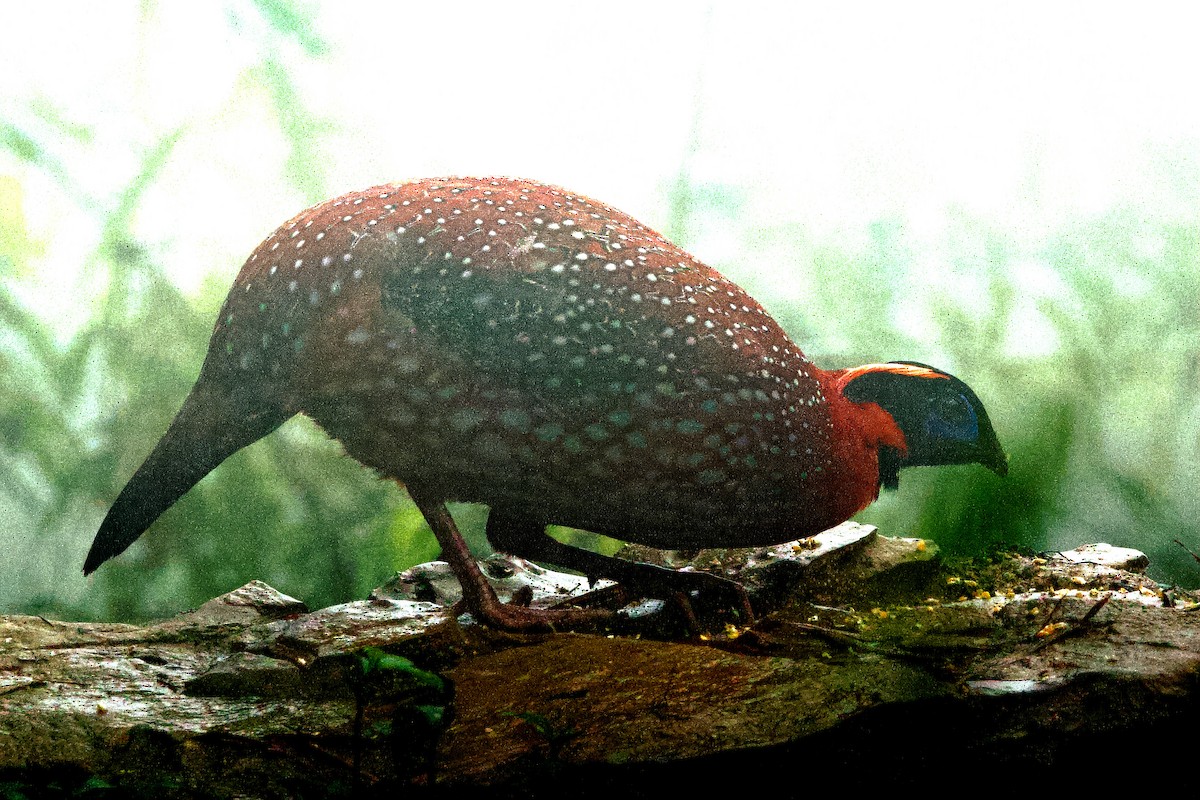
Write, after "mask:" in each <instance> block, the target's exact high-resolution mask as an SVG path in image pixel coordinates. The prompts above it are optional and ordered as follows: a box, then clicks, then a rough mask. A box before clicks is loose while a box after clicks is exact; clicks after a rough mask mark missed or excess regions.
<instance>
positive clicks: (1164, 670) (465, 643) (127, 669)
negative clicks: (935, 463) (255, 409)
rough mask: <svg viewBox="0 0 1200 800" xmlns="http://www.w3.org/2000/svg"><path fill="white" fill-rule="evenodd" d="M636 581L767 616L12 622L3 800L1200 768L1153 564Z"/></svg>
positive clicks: (832, 562) (499, 580) (753, 559)
mask: <svg viewBox="0 0 1200 800" xmlns="http://www.w3.org/2000/svg"><path fill="white" fill-rule="evenodd" d="M626 555H629V556H630V557H636V558H639V559H642V560H652V561H657V562H658V563H662V564H666V565H670V566H676V567H680V566H685V565H686V566H690V567H692V568H697V569H708V570H712V571H715V572H718V573H720V574H725V575H730V576H733V577H735V578H737V579H738V580H739V581H741V582H742V583H743V584H744V585H745V586H746V587H747V589H748V590H749V591H750V593H751V597H752V599H753V601H754V604H755V609H756V612H757V619H756V620H755V621H753V622H750V621H748V620H745V619H742V618H740V617H739V615H738V614H737V613H736V612H733V611H729V610H726V609H721V608H715V609H712V608H705V607H704V605H703V603H702V602H699V600H698V601H697V603H696V604H695V605H696V608H695V610H696V611H697V612H698V613H699V617H700V619H701V621H702V625H703V627H704V630H703V631H700V632H698V631H696V630H695V629H689V627H688V624H687V618H686V615H685V614H683V613H681V611H680V609H679V608H678V607H677V606H675V605H673V604H671V603H642V604H640V605H637V606H634V607H633V611H632V612H624V613H623V614H622V615H621V616H620V617H619V618H618V619H617V620H616V621H615V622H614V623H613V624H612V625H611V626H609V627H608V628H607V629H600V630H592V631H587V632H569V631H558V632H546V633H539V634H519V635H518V634H509V633H501V632H496V631H492V630H489V629H486V628H483V627H482V626H480V625H477V624H474V623H473V622H472V620H471V619H470V617H469V616H465V615H464V616H456V615H455V613H454V612H453V610H452V608H451V607H452V605H453V603H454V602H455V600H456V599H457V598H456V584H455V583H454V581H453V578H452V577H451V576H449V575H448V573H447V571H446V568H445V565H444V564H440V563H433V564H426V565H421V566H419V567H414V568H413V569H412V570H409V571H407V572H406V573H403V574H402V575H399V576H397V578H396V579H394V580H393V581H391V582H389V584H388V585H386V586H383V587H380V589H378V590H376V592H374V593H373V594H372V596H371V598H369V599H367V600H363V601H359V602H354V603H347V604H344V605H340V606H334V607H331V608H327V609H322V610H319V611H313V612H309V611H308V610H307V609H306V608H305V607H304V606H303V604H302V603H300V602H299V601H297V600H295V599H293V598H289V597H286V596H284V595H282V594H280V593H279V592H277V591H275V590H274V589H272V588H271V587H269V586H267V585H265V584H263V583H259V582H254V583H251V584H248V585H246V586H244V587H242V588H240V589H238V590H236V591H234V592H231V593H229V594H226V595H223V596H221V597H218V598H216V599H214V600H212V601H210V602H209V603H206V604H205V605H204V606H202V607H201V608H199V609H197V610H195V611H193V612H190V613H188V614H184V615H181V616H179V617H176V618H174V619H171V620H166V621H163V622H160V623H157V624H153V625H148V626H133V625H117V624H83V623H69V622H61V621H55V620H47V619H43V618H41V617H27V616H8V617H0V788H2V789H3V791H4V792H5V795H4V796H5V797H9V796H11V797H18V796H57V795H63V796H122V795H127V794H133V795H142V796H149V795H154V796H156V797H192V796H208V797H340V796H383V795H385V794H386V795H388V796H394V795H395V794H396V793H397V792H400V793H401V795H402V796H421V795H436V796H456V795H458V794H459V793H462V792H478V793H485V794H487V795H488V796H497V795H499V796H504V795H511V796H571V797H573V796H580V795H587V796H612V795H614V794H617V793H620V794H622V795H624V796H635V797H636V796H649V795H650V794H659V792H656V791H655V789H654V787H658V786H662V785H664V784H663V782H664V781H667V782H669V785H671V786H673V787H674V788H675V789H677V790H681V791H688V790H694V791H697V792H705V793H711V792H712V791H713V790H714V789H718V788H719V789H728V790H730V791H737V790H743V791H753V792H760V791H763V790H762V788H761V787H760V786H759V784H760V783H761V782H763V781H766V782H769V783H774V782H777V781H781V782H782V783H781V784H780V785H781V786H782V787H783V788H780V789H774V790H772V792H771V796H772V797H775V796H779V794H780V793H781V792H782V793H783V795H784V796H811V795H812V794H813V791H814V784H813V783H812V778H811V776H812V775H813V774H814V771H815V772H816V773H817V774H820V775H821V776H822V778H821V780H822V781H830V780H832V781H834V783H835V784H836V785H837V786H838V787H841V788H845V787H855V788H867V787H873V788H893V787H896V786H905V785H911V786H914V787H918V786H924V787H931V786H933V785H934V784H932V783H930V781H931V780H932V778H931V776H937V785H942V782H944V781H947V780H971V781H973V782H974V786H975V787H976V789H978V787H979V786H980V784H981V779H982V785H984V786H987V787H990V788H998V787H1000V786H1019V785H1038V786H1041V787H1043V788H1045V787H1046V786H1048V785H1050V783H1054V785H1060V784H1059V783H1057V782H1058V781H1059V780H1060V779H1064V778H1066V777H1068V776H1073V775H1076V774H1077V772H1076V771H1077V770H1078V769H1080V768H1081V767H1082V765H1085V764H1093V765H1095V764H1104V763H1105V761H1106V759H1111V758H1112V754H1113V753H1114V752H1117V753H1119V754H1120V756H1121V758H1124V759H1129V760H1131V763H1134V762H1136V763H1137V764H1138V765H1139V767H1138V772H1139V773H1140V774H1144V773H1145V772H1146V771H1147V770H1152V769H1157V768H1160V767H1161V768H1162V769H1165V770H1173V771H1178V770H1179V769H1180V765H1181V764H1187V763H1190V757H1189V755H1188V753H1190V748H1191V745H1190V744H1189V742H1191V741H1193V740H1194V727H1193V725H1194V720H1195V719H1197V718H1200V717H1197V712H1198V711H1200V699H1198V698H1200V605H1197V596H1196V593H1194V592H1187V591H1182V590H1172V589H1169V588H1167V589H1164V587H1162V586H1159V585H1157V584H1155V583H1154V582H1153V581H1152V580H1150V579H1149V578H1147V577H1146V576H1145V575H1144V569H1145V567H1146V559H1145V557H1144V556H1142V555H1141V554H1140V553H1137V552H1136V551H1130V550H1121V549H1119V548H1111V547H1108V546H1106V545H1091V546H1087V547H1083V548H1080V549H1078V550H1075V551H1071V552H1070V553H1061V554H1043V555H1041V556H1033V555H1019V554H1015V553H1010V554H1002V555H999V556H997V557H995V558H994V559H992V560H990V561H988V562H987V563H974V564H961V563H960V564H948V563H945V562H944V561H943V559H941V558H940V556H939V555H938V553H937V551H936V548H935V547H933V545H932V544H930V543H926V542H922V541H920V540H914V539H891V538H886V537H883V536H879V535H878V534H877V533H876V532H875V531H874V529H872V528H869V527H864V526H857V525H854V524H852V523H847V524H846V525H843V526H840V527H839V528H837V529H834V530H833V531H830V532H827V533H826V534H822V535H821V536H820V537H817V540H816V541H815V542H812V541H810V542H798V543H792V544H788V545H781V546H779V547H775V548H763V549H758V550H743V551H732V550H730V551H703V552H700V553H687V554H680V553H660V552H654V551H645V550H633V549H631V550H630V552H629V553H627V554H626ZM485 571H486V572H487V573H488V574H489V575H490V576H492V577H493V578H494V579H495V581H496V585H497V588H498V591H499V592H500V593H501V595H502V596H516V597H518V598H528V597H529V596H530V594H532V597H533V600H532V603H533V605H535V606H536V605H539V604H541V605H548V604H551V603H555V602H561V601H562V600H563V598H564V597H569V596H572V595H577V594H580V593H583V592H585V591H586V590H587V586H586V581H585V580H584V579H582V578H578V577H576V576H571V575H562V574H560V573H554V572H551V571H548V570H544V569H541V568H540V567H537V566H536V565H532V564H530V563H528V562H523V561H520V560H516V559H507V558H503V557H493V558H492V559H491V560H489V561H488V562H487V563H486V564H485ZM523 587H528V588H523ZM1116 774H1117V775H1119V774H1120V773H1119V771H1118V772H1117V773H1116ZM1009 781H1011V783H1010V782H1009ZM946 785H949V784H946ZM1105 785H1106V786H1111V785H1115V784H1112V783H1110V782H1106V784H1105ZM756 786H759V788H755V787H756Z"/></svg>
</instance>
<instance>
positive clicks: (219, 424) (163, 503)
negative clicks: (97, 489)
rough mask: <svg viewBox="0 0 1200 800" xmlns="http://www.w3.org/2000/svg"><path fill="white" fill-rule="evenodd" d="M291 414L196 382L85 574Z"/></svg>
mask: <svg viewBox="0 0 1200 800" xmlns="http://www.w3.org/2000/svg"><path fill="white" fill-rule="evenodd" d="M290 416H292V415H291V413H289V412H285V411H282V410H280V409H278V408H274V407H266V406H263V405H261V404H258V403H251V402H247V401H246V400H245V399H244V398H240V397H238V396H237V395H236V394H234V393H230V392H227V391H222V390H220V389H217V388H214V387H213V385H212V384H211V383H197V384H196V386H195V387H194V388H193V389H192V393H191V394H190V395H188V398H187V400H185V401H184V403H183V408H181V409H179V413H178V414H176V415H175V419H174V421H172V422H171V426H170V427H169V428H167V432H166V434H165V435H164V436H163V438H162V439H161V440H160V441H159V443H158V444H157V445H156V446H155V448H154V451H153V452H151V453H150V456H149V457H148V458H147V459H146V461H145V463H143V464H142V466H140V467H139V468H138V471H137V472H135V473H134V474H133V477H132V478H130V479H129V483H127V484H126V485H125V488H124V489H122V490H121V494H120V495H118V496H117V500H116V502H115V503H113V505H112V508H110V509H109V510H108V516H106V517H105V518H104V522H103V523H101V525H100V530H99V531H98V532H97V533H96V538H95V540H94V541H93V542H92V549H91V550H89V551H88V555H87V560H86V561H85V562H84V564H83V574H84V575H90V574H91V573H92V572H95V570H96V568H97V567H99V566H100V565H101V564H103V563H104V562H105V561H107V560H108V559H110V558H112V557H113V556H116V555H120V554H121V553H123V552H124V551H125V548H127V547H129V545H131V544H133V543H134V542H135V541H137V538H138V537H139V536H141V535H142V534H143V533H145V532H146V529H147V528H149V527H150V525H151V524H152V523H153V522H154V520H156V519H158V517H159V515H160V514H162V513H163V512H164V511H166V510H167V509H168V508H170V507H171V506H172V505H174V504H175V501H176V500H178V499H179V498H180V497H183V495H184V494H186V493H187V491H188V489H191V488H192V487H193V486H195V485H196V483H198V482H199V480H200V479H201V478H203V477H204V476H205V475H207V474H208V473H210V472H212V471H213V470H214V469H216V467H217V465H218V464H220V463H221V462H222V461H224V460H225V459H226V458H228V457H229V456H231V455H233V454H234V453H236V452H237V451H238V450H241V449H242V448H243V447H245V446H246V445H248V444H253V443H254V442H256V441H258V440H259V439H261V438H262V437H264V436H266V435H267V434H268V433H270V432H271V431H273V430H275V429H276V428H278V427H279V426H280V425H281V424H283V422H284V421H285V420H287V419H288V417H290Z"/></svg>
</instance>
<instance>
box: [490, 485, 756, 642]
mask: <svg viewBox="0 0 1200 800" xmlns="http://www.w3.org/2000/svg"><path fill="white" fill-rule="evenodd" d="M487 538H488V541H489V542H491V543H492V546H493V547H495V548H496V549H497V550H500V551H501V552H505V553H509V554H511V555H515V556H520V557H522V558H528V559H530V560H532V561H548V562H550V563H551V564H556V565H558V566H560V567H566V568H567V569H573V570H575V571H576V572H582V573H583V574H584V575H587V576H588V578H589V580H594V579H596V578H598V577H604V578H611V579H612V580H614V581H616V582H617V583H618V584H619V585H620V586H621V587H623V588H624V589H626V590H630V591H631V593H632V594H633V595H634V596H635V597H636V596H645V597H653V598H658V599H663V600H667V599H675V600H677V601H682V602H681V603H680V605H681V607H682V608H683V612H684V614H685V615H691V608H690V604H689V603H688V602H687V598H688V596H689V595H690V594H691V592H693V591H695V592H700V593H702V594H706V593H711V594H712V595H724V596H725V597H730V596H732V597H733V599H734V602H735V607H736V609H737V610H738V612H739V613H741V614H742V615H743V618H744V620H745V621H747V622H749V621H752V620H753V619H754V612H753V611H752V610H751V608H750V599H749V597H748V596H747V595H746V590H745V589H744V588H742V585H741V584H740V583H738V582H737V581H733V580H730V579H729V578H722V577H721V576H719V575H713V574H712V573H709V572H681V571H679V570H674V569H669V568H667V567H659V566H656V565H654V564H645V563H642V562H639V561H626V560H624V559H621V558H613V557H611V556H604V555H600V554H599V553H593V552H591V551H590V550H582V549H580V548H578V547H571V546H570V545H565V544H563V543H562V542H560V541H558V540H557V539H553V538H551V537H550V535H549V534H547V533H546V527H545V525H542V524H540V523H537V522H535V521H531V520H528V519H526V518H524V517H521V516H519V515H514V514H505V513H504V512H502V511H498V510H497V509H494V508H493V509H492V510H491V512H490V513H489V514H488V521H487ZM689 623H690V624H693V625H694V623H695V617H694V616H691V618H690V620H689Z"/></svg>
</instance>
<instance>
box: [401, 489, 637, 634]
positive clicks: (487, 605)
mask: <svg viewBox="0 0 1200 800" xmlns="http://www.w3.org/2000/svg"><path fill="white" fill-rule="evenodd" d="M407 488H408V494H409V496H410V497H412V499H413V502H414V503H416V505H417V508H418V509H419V510H420V512H421V514H422V515H423V516H424V517H425V521H426V522H428V523H429V527H430V528H431V529H432V530H433V535H434V536H436V537H437V540H438V544H440V545H441V546H442V558H443V560H445V561H446V562H447V563H448V564H449V565H450V569H451V571H453V572H454V576H455V577H456V578H458V582H459V584H460V585H461V586H462V593H463V603H464V604H465V606H466V609H467V610H468V611H470V612H471V614H472V615H473V616H474V617H475V618H476V619H478V620H479V621H480V622H482V623H484V624H486V625H489V626H491V627H494V628H501V629H504V630H510V631H534V630H543V631H544V630H554V629H555V628H586V627H595V626H597V625H598V624H600V623H602V622H604V621H605V620H608V619H611V618H612V616H613V614H612V612H608V611H601V610H594V609H586V610H585V609H534V608H524V607H522V606H516V605H508V604H505V603H502V602H500V598H498V597H497V596H496V591H495V590H494V589H493V588H492V585H491V584H490V583H488V581H487V578H486V577H484V575H483V571H482V570H480V569H479V564H478V562H476V561H475V557H474V556H472V555H471V551H470V550H469V549H468V548H467V543H466V540H465V539H463V537H462V534H461V533H460V532H459V530H458V526H457V525H455V524H454V519H453V518H452V517H451V516H450V512H449V511H448V510H447V509H446V504H445V503H444V502H443V501H442V500H441V499H440V498H439V497H435V496H433V495H430V494H426V493H425V491H424V490H423V489H422V488H421V487H414V486H413V485H411V484H409V485H408V487H407Z"/></svg>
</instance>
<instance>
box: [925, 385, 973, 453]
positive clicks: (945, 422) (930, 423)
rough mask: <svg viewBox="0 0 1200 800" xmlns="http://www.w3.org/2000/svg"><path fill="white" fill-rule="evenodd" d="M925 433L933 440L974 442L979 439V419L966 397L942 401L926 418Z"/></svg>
mask: <svg viewBox="0 0 1200 800" xmlns="http://www.w3.org/2000/svg"><path fill="white" fill-rule="evenodd" d="M925 431H926V432H927V433H928V434H929V437H930V439H932V440H938V439H942V440H946V439H949V440H951V441H956V442H974V441H977V440H978V439H979V417H978V416H976V415H975V409H974V408H972V406H971V401H970V400H968V399H967V398H966V396H965V395H961V394H960V395H959V396H958V397H956V398H954V399H953V400H950V401H949V402H947V401H942V402H941V403H938V404H937V406H936V407H935V408H933V409H932V411H931V412H930V414H929V416H928V417H926V418H925Z"/></svg>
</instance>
